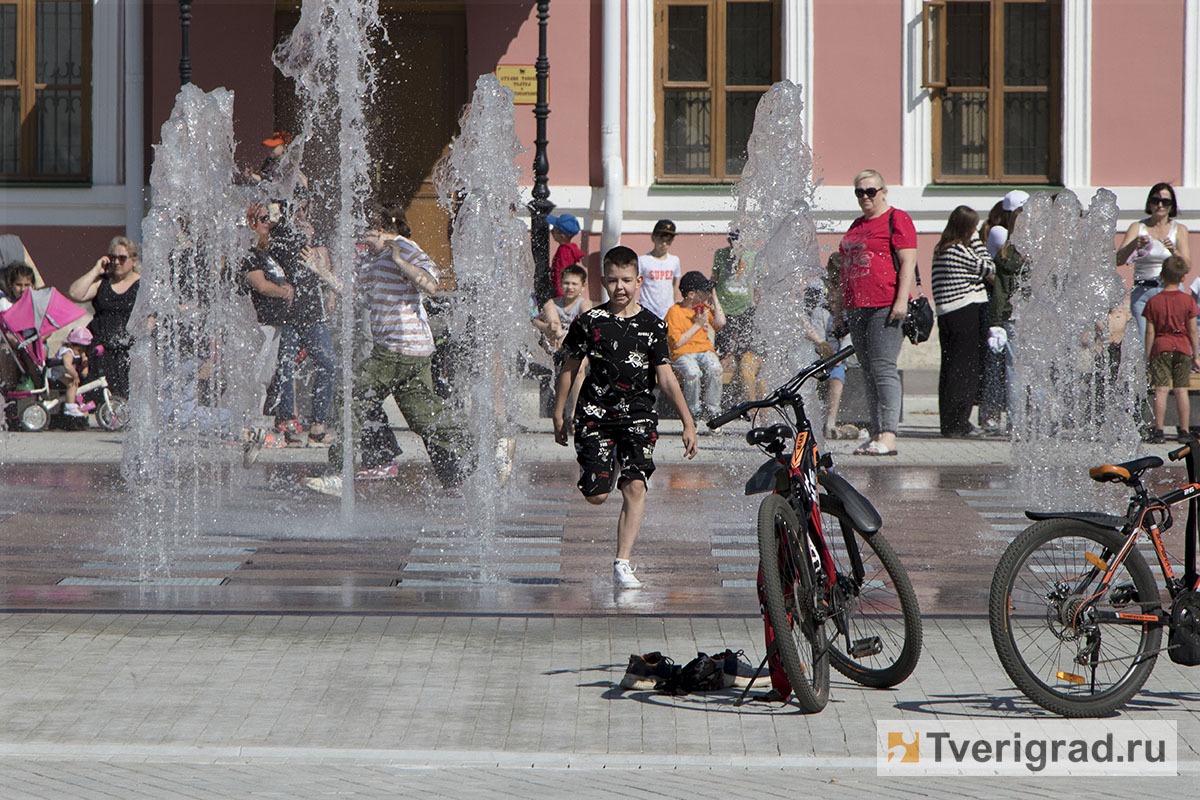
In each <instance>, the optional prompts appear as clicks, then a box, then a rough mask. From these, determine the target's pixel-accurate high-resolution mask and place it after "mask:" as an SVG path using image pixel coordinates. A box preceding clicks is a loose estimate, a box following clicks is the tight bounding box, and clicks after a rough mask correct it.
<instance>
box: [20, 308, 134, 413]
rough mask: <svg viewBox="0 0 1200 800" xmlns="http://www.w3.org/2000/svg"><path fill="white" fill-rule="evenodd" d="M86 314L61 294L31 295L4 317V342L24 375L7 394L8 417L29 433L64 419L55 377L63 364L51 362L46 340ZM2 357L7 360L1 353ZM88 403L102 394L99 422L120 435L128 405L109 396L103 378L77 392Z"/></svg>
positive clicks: (54, 360)
mask: <svg viewBox="0 0 1200 800" xmlns="http://www.w3.org/2000/svg"><path fill="white" fill-rule="evenodd" d="M85 313H86V312H85V311H84V310H83V309H82V308H80V307H79V306H77V305H75V304H74V303H72V302H71V301H70V300H68V299H67V298H66V297H64V296H63V295H62V293H61V292H59V291H58V290H57V289H54V288H52V287H46V288H44V289H31V290H29V291H27V292H25V294H23V295H21V299H19V300H17V302H15V303H13V306H12V308H10V309H8V310H7V311H0V341H2V342H3V343H4V345H3V347H4V349H5V350H7V351H8V353H9V355H11V356H12V358H13V360H14V361H16V363H17V366H18V368H19V373H20V375H21V379H20V381H19V382H18V383H17V385H16V386H14V387H10V388H9V389H8V390H7V391H6V392H5V393H4V401H5V413H6V415H9V418H10V419H15V420H16V421H17V422H19V423H20V425H21V427H22V428H24V429H25V430H27V431H40V430H44V429H45V428H46V427H47V426H48V425H49V424H50V418H51V416H52V415H54V414H59V413H62V406H63V394H64V393H63V391H62V390H61V389H59V388H58V387H56V386H55V385H54V384H53V383H52V382H51V380H50V371H51V369H52V368H53V367H55V366H59V365H61V363H62V362H61V361H58V360H56V359H52V358H48V357H47V356H48V353H47V352H46V338H45V337H47V336H49V335H50V334H52V333H54V332H55V331H57V330H60V329H62V328H65V327H66V326H67V325H70V324H71V323H72V322H75V321H77V320H78V319H80V318H81V317H83V315H84V314H85ZM0 357H3V355H2V351H0ZM77 392H78V396H79V397H83V396H84V395H86V394H87V393H88V392H94V393H96V394H95V396H96V397H97V398H98V399H99V400H100V402H99V403H97V406H96V422H97V424H99V425H100V427H101V428H104V429H105V430H109V431H115V430H120V429H121V428H123V427H124V426H125V423H126V422H127V421H128V420H127V419H126V412H125V401H124V400H123V399H122V398H119V397H117V396H116V395H114V394H112V393H111V392H109V390H108V381H107V380H106V379H105V378H104V377H103V376H101V377H99V378H96V379H95V380H91V381H88V382H87V383H85V384H83V385H82V386H80V387H79V389H78V390H77Z"/></svg>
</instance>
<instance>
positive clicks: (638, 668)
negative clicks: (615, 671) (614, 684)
mask: <svg viewBox="0 0 1200 800" xmlns="http://www.w3.org/2000/svg"><path fill="white" fill-rule="evenodd" d="M678 674H679V665H678V664H676V663H675V662H674V661H672V660H671V659H670V657H669V656H664V655H663V654H662V653H660V652H658V651H657V650H656V651H654V652H653V653H646V654H645V655H640V656H639V655H637V654H636V653H635V654H634V655H631V656H630V657H629V666H628V667H626V668H625V677H623V678H621V688H622V689H639V690H647V689H653V688H654V687H655V686H657V685H658V683H659V682H660V681H665V680H670V679H671V678H673V677H675V676H676V675H678Z"/></svg>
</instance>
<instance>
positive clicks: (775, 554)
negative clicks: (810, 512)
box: [758, 494, 829, 712]
mask: <svg viewBox="0 0 1200 800" xmlns="http://www.w3.org/2000/svg"><path fill="white" fill-rule="evenodd" d="M758 557H759V560H760V562H761V565H762V573H763V578H762V581H763V595H764V601H765V602H766V606H767V617H768V618H769V619H770V621H771V628H772V630H773V631H774V634H775V644H776V646H777V647H778V648H779V660H780V661H781V662H782V663H783V671H784V673H785V674H786V675H787V679H788V682H789V683H790V684H791V685H792V692H793V693H794V694H795V696H796V702H797V703H798V704H799V705H800V707H801V708H803V709H804V710H805V711H809V712H816V711H820V710H821V709H823V708H824V707H825V704H826V703H828V702H829V652H828V644H829V643H828V641H827V640H826V637H825V626H824V625H823V624H818V623H817V622H816V619H815V615H814V613H813V610H814V591H815V586H814V581H813V570H812V567H811V566H810V562H809V554H808V538H807V535H806V534H805V533H804V531H803V529H802V528H801V527H800V523H799V521H798V520H797V519H796V512H795V511H793V510H792V507H791V506H790V505H788V503H787V501H786V500H785V499H783V498H782V497H780V496H779V495H777V494H772V495H767V497H766V498H765V499H764V500H763V501H762V505H760V506H759V507H758Z"/></svg>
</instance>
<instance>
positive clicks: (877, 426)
mask: <svg viewBox="0 0 1200 800" xmlns="http://www.w3.org/2000/svg"><path fill="white" fill-rule="evenodd" d="M854 196H855V197H856V198H857V199H858V207H859V208H861V209H862V212H863V213H862V216H861V217H859V218H858V219H856V220H854V222H853V223H851V224H850V230H848V231H847V232H846V235H845V236H844V237H843V238H842V243H841V245H840V247H839V248H838V249H839V252H840V253H841V257H842V264H841V281H840V289H841V298H840V300H841V302H840V309H841V310H844V311H845V318H846V324H847V326H848V327H849V328H850V341H851V342H852V343H853V344H854V350H855V352H856V353H857V354H858V363H859V364H860V365H861V366H862V368H863V373H864V377H865V378H866V386H867V403H868V405H869V406H870V408H871V441H870V442H868V443H867V444H864V445H863V446H862V447H860V448H858V449H857V450H855V451H854V452H855V454H856V455H870V456H892V455H895V454H896V428H897V427H898V426H899V423H900V375H899V373H898V372H897V371H896V359H897V358H899V356H900V342H901V340H902V339H903V337H904V334H903V332H902V331H901V330H900V323H901V322H903V321H904V315H905V313H907V311H908V295H909V293H910V292H911V291H912V288H913V285H914V284H915V283H916V276H917V232H916V229H915V228H914V227H913V222H912V218H911V217H909V216H908V214H905V213H904V212H903V211H900V210H898V209H894V208H892V207H891V206H889V205H888V202H887V184H886V183H884V181H883V176H882V175H880V174H879V173H878V172H876V171H875V170H873V169H868V170H863V171H862V172H860V173H858V175H857V176H855V178H854ZM893 251H894V252H895V253H896V255H897V256H898V261H897V262H894V261H893V260H892V252H893ZM897 264H898V266H897ZM834 302H835V306H837V305H839V304H838V303H837V298H835V301H834ZM838 310H839V309H838V308H837V307H835V308H834V315H835V318H836V316H837V312H838Z"/></svg>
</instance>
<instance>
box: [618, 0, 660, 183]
mask: <svg viewBox="0 0 1200 800" xmlns="http://www.w3.org/2000/svg"><path fill="white" fill-rule="evenodd" d="M625 14H626V20H625V30H626V41H625V51H626V52H625V57H626V63H627V66H626V74H625V79H626V81H628V88H627V93H628V94H627V97H626V100H625V123H626V132H625V157H626V159H627V164H626V173H625V182H626V184H627V185H629V186H650V185H651V184H652V183H654V0H627V2H626V4H625Z"/></svg>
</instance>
